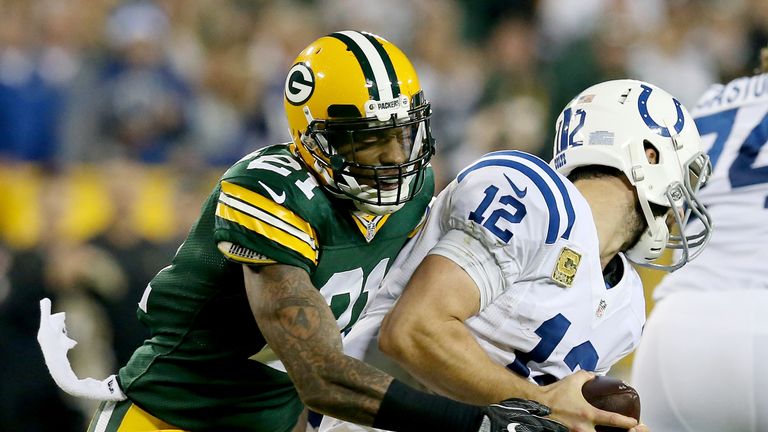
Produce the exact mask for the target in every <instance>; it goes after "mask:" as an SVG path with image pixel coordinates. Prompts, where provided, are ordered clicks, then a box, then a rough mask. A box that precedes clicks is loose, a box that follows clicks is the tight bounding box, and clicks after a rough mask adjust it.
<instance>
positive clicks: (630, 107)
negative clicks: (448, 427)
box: [322, 80, 710, 431]
mask: <svg viewBox="0 0 768 432" xmlns="http://www.w3.org/2000/svg"><path fill="white" fill-rule="evenodd" d="M554 155H555V156H554V159H553V161H552V164H551V165H550V164H547V163H545V162H544V161H542V160H541V159H539V158H537V157H535V156H532V155H530V154H527V153H523V152H520V151H501V152H495V153H490V154H488V155H486V156H484V157H482V158H481V159H479V160H477V161H476V162H474V163H472V164H471V165H469V166H468V167H467V168H465V169H464V170H463V171H462V172H461V173H460V174H459V175H458V176H457V177H456V179H455V180H454V181H453V182H452V183H451V184H450V185H449V186H448V187H447V188H446V189H445V190H444V191H443V192H441V193H440V195H439V196H438V197H437V199H436V201H435V203H434V204H433V205H432V207H431V211H430V215H429V217H428V219H427V223H426V226H425V228H424V229H422V231H421V232H420V233H419V235H418V237H417V238H416V239H415V241H414V242H411V243H409V245H408V246H406V249H405V250H404V251H403V253H401V255H400V256H399V257H398V259H397V261H396V262H395V268H394V270H393V271H392V272H390V273H389V274H388V275H387V276H386V278H385V280H384V284H383V287H382V289H381V290H380V291H379V293H378V295H377V298H376V299H375V300H374V303H373V304H372V306H371V308H370V309H369V311H368V312H367V314H366V316H365V317H364V318H363V319H362V320H361V321H360V322H359V323H358V325H357V326H356V327H355V328H354V329H353V330H352V331H351V332H350V333H349V334H348V335H347V336H346V337H345V340H344V343H345V349H346V350H347V352H348V353H349V354H350V355H353V356H356V357H360V358H364V359H369V361H372V362H374V364H378V362H379V361H380V360H377V358H380V357H379V353H377V349H379V348H380V349H381V351H382V352H383V353H384V354H387V355H388V356H389V357H391V358H394V359H395V360H396V361H397V363H398V364H399V365H400V366H402V367H403V368H404V369H405V371H407V372H408V373H410V374H411V375H412V376H413V377H414V378H415V379H416V380H417V381H418V382H420V383H422V384H424V385H425V386H426V387H428V388H430V389H432V390H434V391H435V392H437V393H440V394H443V395H447V396H450V397H453V398H456V399H458V400H463V401H466V402H469V403H477V404H484V403H488V402H489V401H493V400H499V399H504V398H505V397H509V395H511V394H515V395H520V396H522V397H527V398H532V399H536V400H538V401H540V402H542V403H544V404H546V405H548V406H550V407H551V408H552V410H553V411H552V417H553V418H556V419H558V420H560V421H561V422H563V423H564V424H566V425H567V426H568V427H569V428H571V430H578V431H591V430H594V426H595V424H599V421H600V420H599V419H596V418H586V419H585V418H582V416H581V415H580V414H579V410H583V409H584V408H583V406H584V405H585V404H586V401H585V400H584V399H583V397H582V396H581V393H580V386H575V387H574V386H572V385H570V384H573V381H574V380H576V381H577V382H579V383H583V382H585V381H586V380H588V379H590V378H591V377H592V376H593V375H592V373H596V374H604V373H606V372H607V371H608V370H609V368H610V367H611V366H612V365H613V364H614V363H615V362H616V361H618V360H619V359H621V358H622V357H623V356H624V355H626V354H627V353H629V352H630V351H632V350H633V349H634V348H635V346H636V345H637V343H638V341H639V339H640V334H641V331H642V327H643V323H644V321H645V303H644V297H643V287H642V284H641V280H640V278H639V276H638V274H637V272H636V271H635V269H634V268H633V267H632V266H631V265H630V262H635V263H638V264H641V265H646V266H652V267H658V268H661V269H666V270H672V269H676V268H679V267H681V266H683V265H684V264H685V263H686V262H687V261H688V260H691V259H693V258H694V257H695V256H696V255H697V254H698V253H700V252H701V250H702V247H703V246H704V245H705V244H706V242H707V240H708V238H709V233H710V225H709V224H710V222H709V217H708V215H707V211H706V209H704V208H703V206H702V205H701V204H700V203H699V201H698V200H697V198H696V196H695V193H696V191H697V190H698V188H699V186H700V184H701V183H702V182H704V181H705V180H706V178H707V176H708V174H709V169H710V164H709V161H708V158H707V156H706V155H705V154H704V153H703V152H702V150H701V145H700V138H699V134H698V132H697V130H696V126H695V125H694V123H693V120H692V118H691V117H690V115H689V114H688V112H687V111H686V110H685V108H684V107H682V105H680V103H679V102H678V101H677V100H676V99H674V98H673V97H672V96H670V95H669V94H667V93H666V92H665V91H663V90H661V89H659V88H657V87H655V86H653V85H651V84H648V83H644V82H639V81H633V80H619V81H608V82H604V83H601V84H598V85H595V86H592V87H590V88H588V89H586V90H584V91H583V92H582V93H581V94H579V95H578V96H577V97H576V98H574V99H573V101H572V102H571V103H570V104H569V105H568V106H566V108H565V109H564V110H563V112H562V113H561V114H560V117H559V120H558V124H557V134H556V137H555V141H554ZM689 219H696V220H700V221H701V226H700V229H699V231H697V232H695V233H691V234H690V235H689V236H688V237H679V236H672V235H670V230H669V225H673V228H674V229H675V230H678V229H684V228H685V226H686V225H687V222H688V221H689ZM667 247H672V248H680V249H681V250H682V254H681V255H680V256H679V258H678V260H677V261H676V262H673V263H671V264H662V263H660V262H659V258H660V255H661V254H662V252H663V250H664V249H665V248H667ZM578 371H589V372H591V373H588V372H578ZM574 372H576V373H575V374H574ZM393 373H394V372H393ZM558 380H561V381H558ZM566 384H568V385H567V386H566ZM539 386H543V387H539ZM574 389H575V390H574ZM633 426H634V425H632V424H629V425H627V426H624V427H626V428H629V427H633ZM635 427H636V428H637V430H641V429H642V430H645V427H644V426H635ZM322 430H335V431H344V430H360V427H359V426H355V425H349V424H344V423H343V422H339V421H333V420H330V419H327V420H324V424H323V425H322Z"/></svg>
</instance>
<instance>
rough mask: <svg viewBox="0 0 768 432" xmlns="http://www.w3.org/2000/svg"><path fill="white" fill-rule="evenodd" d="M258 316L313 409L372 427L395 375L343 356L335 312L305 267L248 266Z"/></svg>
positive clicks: (250, 295)
mask: <svg viewBox="0 0 768 432" xmlns="http://www.w3.org/2000/svg"><path fill="white" fill-rule="evenodd" d="M243 272H244V275H245V287H246V291H247V294H248V302H249V303H250V306H251V310H252V311H253V315H254V317H255V318H256V322H257V323H258V325H259V329H261V332H262V333H263V335H264V338H265V339H266V341H267V343H268V344H269V346H270V348H272V350H273V351H274V352H275V354H277V356H278V357H279V358H280V360H281V361H282V362H283V364H284V365H285V368H286V370H287V371H288V375H289V376H290V377H291V380H292V381H293V383H294V385H295V386H296V389H297V390H298V393H299V396H300V397H301V400H302V401H303V402H304V403H305V404H306V405H307V406H308V407H309V408H311V409H313V410H315V411H318V412H321V413H323V414H328V415H331V416H333V417H337V418H341V419H344V420H347V421H351V422H355V423H359V424H367V425H370V424H372V422H373V419H374V416H375V415H376V413H377V412H378V410H379V405H380V404H381V400H382V398H383V397H384V394H385V393H386V391H387V388H388V387H389V384H390V383H391V382H392V377H390V376H389V375H386V374H385V373H383V372H381V371H379V370H378V369H375V368H373V367H371V366H368V365H366V364H365V363H363V362H361V361H358V360H356V359H353V358H351V357H348V356H346V355H344V353H343V352H342V345H341V336H340V335H339V329H338V327H337V326H336V319H335V317H334V316H333V313H332V312H331V309H330V308H329V307H328V305H327V304H326V302H325V299H324V298H323V297H322V296H321V295H320V293H319V292H318V290H317V288H315V286H314V285H312V282H311V281H310V279H309V275H308V274H307V272H305V271H304V270H302V269H299V268H297V267H292V266H287V265H280V264H276V265H270V266H265V267H261V268H260V269H258V270H254V269H252V268H250V267H248V266H243Z"/></svg>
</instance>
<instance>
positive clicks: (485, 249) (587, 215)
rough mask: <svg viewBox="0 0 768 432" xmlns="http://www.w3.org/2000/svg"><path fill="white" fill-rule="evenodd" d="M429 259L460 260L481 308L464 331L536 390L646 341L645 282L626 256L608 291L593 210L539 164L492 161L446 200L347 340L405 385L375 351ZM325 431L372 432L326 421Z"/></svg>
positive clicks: (450, 189) (600, 368)
mask: <svg viewBox="0 0 768 432" xmlns="http://www.w3.org/2000/svg"><path fill="white" fill-rule="evenodd" d="M428 254H438V255H442V256H445V257H447V258H449V259H451V260H453V261H454V262H456V263H457V264H459V265H460V266H461V267H462V268H463V269H464V270H465V271H466V272H467V274H469V275H470V276H471V277H472V279H473V280H474V281H475V283H476V285H477V286H478V288H479V290H480V303H481V305H480V311H479V313H478V314H477V315H476V316H474V317H472V318H470V319H468V320H467V321H466V322H465V324H466V325H467V327H468V328H469V330H470V331H471V332H472V334H473V335H474V336H475V338H476V339H477V341H478V342H479V344H480V345H481V346H482V347H483V348H484V349H485V351H486V352H487V353H488V354H489V356H490V357H491V358H492V359H493V360H494V361H496V362H498V363H500V364H502V365H505V366H506V367H507V368H508V369H509V370H510V371H512V372H514V373H516V374H518V375H520V376H521V377H524V378H527V379H529V380H530V381H532V382H535V383H538V384H544V383H550V382H553V381H555V380H557V379H561V378H563V377H565V376H566V375H569V374H571V373H573V372H575V371H577V370H579V369H583V370H588V371H594V372H596V373H598V374H604V373H606V372H607V371H608V369H609V368H610V367H611V366H612V365H613V364H614V363H616V362H617V361H618V360H620V359H621V358H622V357H624V356H625V355H626V354H628V353H629V352H630V351H632V350H634V348H635V346H636V345H637V343H638V342H639V339H640V333H641V330H642V326H643V324H644V323H645V299H644V297H643V287H642V282H641V280H640V277H639V276H638V274H637V272H636V271H635V270H634V268H633V267H632V266H631V265H629V263H628V261H627V260H626V258H625V257H624V256H623V255H621V254H620V255H619V257H618V259H620V261H621V263H620V265H619V268H622V267H623V275H622V276H621V278H620V279H619V281H618V282H617V283H616V284H615V285H613V286H611V287H608V286H606V282H605V280H604V279H603V273H602V266H601V264H600V253H599V244H598V238H597V230H596V228H595V224H594V221H593V218H592V212H591V210H590V207H589V205H588V204H587V202H586V200H585V199H584V197H583V196H582V195H581V193H580V192H579V191H578V190H577V189H576V187H575V186H574V185H573V184H572V183H571V182H570V181H568V180H567V179H566V178H565V177H563V176H561V175H560V174H558V173H557V172H556V171H555V170H554V169H552V168H551V167H550V166H549V165H548V164H546V163H545V162H544V161H542V160H541V159H539V158H537V157H535V156H532V155H530V154H527V153H523V152H519V151H503V152H496V153H490V154H488V155H486V156H484V157H483V158H481V159H479V160H478V161H477V162H475V163H474V164H472V165H471V166H469V167H468V168H466V169H464V171H462V172H461V173H460V174H459V176H458V177H457V178H456V179H455V180H454V181H453V182H452V183H451V184H449V185H448V186H447V187H446V189H445V190H443V192H441V193H440V195H439V196H438V197H437V199H436V200H435V201H434V202H433V205H432V207H431V210H430V214H429V216H428V218H427V222H426V226H425V227H424V228H423V229H422V231H421V232H420V233H419V236H418V237H417V238H415V239H414V241H411V242H410V243H409V244H408V245H407V246H406V248H405V249H404V250H403V251H402V252H401V253H400V254H399V255H398V257H397V259H396V261H395V262H394V264H393V266H392V270H390V272H389V273H388V274H387V276H386V277H385V279H384V281H383V283H382V287H381V290H380V291H379V293H378V294H377V297H376V298H375V299H374V301H373V302H372V304H371V307H370V309H369V310H368V311H366V313H365V316H363V318H362V319H361V320H360V321H358V322H357V323H356V324H355V326H354V327H353V328H352V331H351V332H350V333H349V334H348V335H347V336H346V337H345V338H344V350H345V352H346V353H347V354H348V355H351V356H353V357H356V358H361V359H363V360H365V361H367V362H369V363H372V364H374V365H375V366H377V367H379V368H381V369H384V370H386V371H388V372H390V373H391V374H392V375H393V376H395V377H397V378H400V379H403V377H404V375H403V373H402V371H399V372H398V371H397V370H396V368H393V364H394V362H392V361H388V360H387V359H386V358H384V357H383V356H382V355H381V353H379V352H378V351H377V348H376V339H377V335H378V328H379V325H380V323H381V320H382V319H383V318H384V316H385V315H386V313H387V312H388V311H389V309H390V308H391V307H392V306H393V304H394V303H395V301H396V299H397V298H398V297H399V296H400V293H402V290H403V288H404V287H405V285H406V284H407V282H408V280H409V279H410V277H411V275H412V274H413V272H414V270H415V269H416V267H417V266H418V265H419V263H420V262H421V261H422V260H423V259H424V257H425V256H426V255H428ZM446 295H450V293H446ZM320 430H321V431H336V432H340V431H362V430H370V429H368V428H363V427H361V426H353V425H350V424H348V423H344V422H341V421H337V420H333V419H326V420H324V422H323V426H322V427H321V429H320Z"/></svg>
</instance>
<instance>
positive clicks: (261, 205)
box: [221, 181, 315, 238]
mask: <svg viewBox="0 0 768 432" xmlns="http://www.w3.org/2000/svg"><path fill="white" fill-rule="evenodd" d="M221 190H222V192H224V193H225V194H227V195H229V196H231V197H234V198H237V199H238V200H240V201H242V202H244V203H246V204H248V205H250V206H253V207H255V208H258V209H262V210H264V211H265V212H267V213H269V214H271V215H273V216H275V217H276V218H278V219H280V220H282V221H285V222H287V223H289V224H291V225H293V226H294V227H296V228H298V229H300V230H301V231H303V232H305V233H306V234H307V235H309V236H310V237H312V238H315V235H314V230H313V229H312V226H311V225H310V224H309V222H307V221H305V220H304V219H302V218H301V216H299V215H297V214H296V213H294V212H292V211H291V210H289V209H287V208H286V207H283V206H281V205H280V204H278V203H276V202H274V201H273V200H271V199H269V198H267V197H265V196H263V195H260V194H258V193H256V192H254V191H252V190H248V189H246V188H244V187H242V186H238V185H236V184H234V183H230V182H227V181H222V182H221ZM283 193H285V192H283Z"/></svg>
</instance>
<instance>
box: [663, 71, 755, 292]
mask: <svg viewBox="0 0 768 432" xmlns="http://www.w3.org/2000/svg"><path fill="white" fill-rule="evenodd" d="M692 115H693V117H694V119H695V121H696V126H697V128H698V129H699V133H700V134H701V138H702V143H703V145H704V148H705V149H706V150H707V151H708V154H709V157H710V159H711V161H712V165H713V168H714V169H713V172H712V178H711V179H710V181H709V183H708V184H707V185H706V186H705V187H704V188H703V189H702V190H701V192H700V193H699V199H700V200H701V202H702V203H703V204H704V205H706V207H707V209H708V210H709V214H710V215H711V216H712V223H713V231H712V238H711V239H710V243H709V245H708V246H707V247H706V249H705V250H704V251H703V252H702V253H701V255H699V256H698V257H697V258H696V259H695V260H693V261H691V262H689V263H688V264H686V266H685V267H684V269H685V270H684V271H679V272H675V273H672V274H670V275H668V276H667V277H666V278H664V279H663V280H662V282H661V284H660V285H659V286H658V288H657V289H656V291H655V292H654V297H655V298H656V299H660V298H663V297H665V296H667V295H668V294H670V293H672V292H678V291H689V290H694V291H707V290H725V289H755V288H757V289H767V288H768V277H766V276H765V274H764V270H763V267H764V261H765V258H766V257H768V223H766V222H767V221H768V208H766V207H768V145H766V144H767V143H768V74H762V75H756V76H752V77H742V78H738V79H735V80H733V81H731V82H730V83H728V84H726V85H722V84H716V85H714V86H712V87H711V88H710V89H709V90H708V91H707V92H706V93H705V94H704V95H703V96H702V98H701V99H700V101H699V103H698V104H697V105H696V107H695V109H694V110H693V111H692ZM697 226H698V224H693V225H692V227H691V228H692V229H696V228H697Z"/></svg>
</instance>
